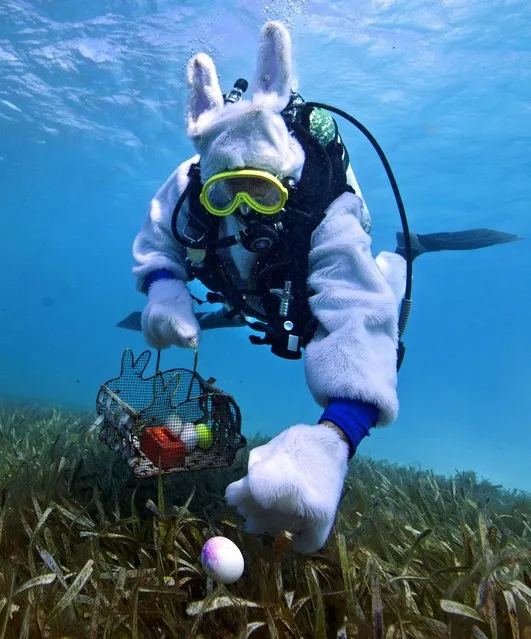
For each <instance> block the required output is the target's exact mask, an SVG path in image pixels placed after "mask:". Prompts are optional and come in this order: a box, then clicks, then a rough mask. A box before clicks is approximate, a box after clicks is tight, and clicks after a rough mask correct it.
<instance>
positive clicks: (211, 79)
mask: <svg viewBox="0 0 531 639" xmlns="http://www.w3.org/2000/svg"><path fill="white" fill-rule="evenodd" d="M188 90H189V96H188V114H187V130H188V136H189V137H195V136H196V135H198V134H199V119H200V117H201V116H202V115H203V114H204V113H208V112H209V111H213V110H217V109H221V108H223V94H222V92H221V87H220V86H219V81H218V76H217V73H216V67H215V65H214V62H213V60H212V58H211V57H210V56H208V55H207V54H206V53H198V54H197V55H196V56H194V57H193V58H192V59H191V60H190V62H189V63H188Z"/></svg>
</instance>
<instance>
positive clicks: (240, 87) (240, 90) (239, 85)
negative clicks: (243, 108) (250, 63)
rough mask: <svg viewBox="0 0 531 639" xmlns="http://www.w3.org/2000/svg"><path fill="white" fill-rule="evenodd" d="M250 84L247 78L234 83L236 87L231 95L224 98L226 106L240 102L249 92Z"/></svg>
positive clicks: (228, 94) (227, 94) (226, 94)
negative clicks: (228, 103)
mask: <svg viewBox="0 0 531 639" xmlns="http://www.w3.org/2000/svg"><path fill="white" fill-rule="evenodd" d="M248 86H249V83H248V82H247V80H245V78H238V79H237V80H236V82H235V83H234V87H233V88H232V89H231V91H230V93H225V95H224V96H223V100H224V102H225V104H227V102H230V103H232V104H234V103H235V102H239V101H240V100H241V99H242V96H243V94H244V93H245V92H246V91H247V87H248Z"/></svg>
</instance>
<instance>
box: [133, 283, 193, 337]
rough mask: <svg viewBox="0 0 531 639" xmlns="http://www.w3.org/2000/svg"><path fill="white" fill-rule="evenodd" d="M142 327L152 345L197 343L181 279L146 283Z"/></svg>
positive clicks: (191, 307)
mask: <svg viewBox="0 0 531 639" xmlns="http://www.w3.org/2000/svg"><path fill="white" fill-rule="evenodd" d="M142 331H143V332H144V337H145V339H146V342H147V343H148V344H149V345H150V346H151V347H152V348H156V349H163V348H168V347H169V346H172V345H176V346H181V347H184V348H195V347H197V344H198V343H199V334H200V329H199V323H198V321H197V319H196V317H195V315H194V302H193V300H192V297H191V296H190V293H189V292H188V288H187V286H186V284H185V283H184V282H182V281H180V280H159V281H157V282H154V283H153V284H152V285H151V286H150V287H149V293H148V303H147V305H146V307H145V308H144V311H143V312H142Z"/></svg>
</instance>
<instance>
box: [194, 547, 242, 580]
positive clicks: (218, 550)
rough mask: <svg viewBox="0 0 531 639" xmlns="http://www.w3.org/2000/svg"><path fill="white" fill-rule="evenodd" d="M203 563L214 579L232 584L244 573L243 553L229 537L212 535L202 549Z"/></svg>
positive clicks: (208, 573)
mask: <svg viewBox="0 0 531 639" xmlns="http://www.w3.org/2000/svg"><path fill="white" fill-rule="evenodd" d="M201 564H202V565H203V568H204V569H205V572H206V573H207V575H208V576H209V577H211V578H212V579H213V580H214V581H217V582H220V583H222V584H232V583H234V582H235V581H238V579H239V578H240V577H241V576H242V574H243V568H244V561H243V555H242V553H241V551H240V549H239V548H238V546H237V545H236V544H235V543H234V542H233V541H231V540H230V539H227V537H211V538H210V539H209V540H208V541H207V542H206V543H205V545H204V546H203V550H202V551H201Z"/></svg>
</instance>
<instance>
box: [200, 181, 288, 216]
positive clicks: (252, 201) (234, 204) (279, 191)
mask: <svg viewBox="0 0 531 639" xmlns="http://www.w3.org/2000/svg"><path fill="white" fill-rule="evenodd" d="M235 179H237V180H248V181H249V183H250V184H251V185H252V184H253V183H255V184H260V186H261V187H262V188H263V186H264V185H266V186H268V187H269V189H270V191H269V193H268V195H272V196H274V198H275V197H276V198H277V201H276V202H275V203H273V204H264V203H263V202H260V201H259V200H258V199H257V196H256V194H254V195H253V194H252V193H250V192H249V191H250V190H251V189H249V190H241V191H238V192H237V193H235V194H234V195H233V196H231V197H230V198H228V199H230V203H229V204H228V206H226V207H219V206H216V204H215V203H213V202H212V201H211V199H210V198H209V193H210V192H211V191H212V189H213V188H214V187H215V186H216V185H218V186H219V185H220V184H221V183H222V184H227V182H228V181H230V180H235ZM274 198H273V199H274ZM287 199H288V189H287V188H286V187H285V186H284V185H283V184H282V182H281V181H280V180H279V179H278V177H277V176H275V175H273V174H271V173H268V172H267V171H260V170H258V169H238V170H236V171H224V172H223V173H216V174H215V175H213V176H212V177H210V178H208V180H207V181H206V182H205V184H204V186H203V188H202V190H201V194H200V196H199V201H200V202H201V204H202V205H203V206H204V207H205V209H206V210H207V211H208V212H209V213H211V214H212V215H216V216H219V217H224V216H226V215H230V214H231V213H233V212H234V211H235V210H236V209H237V208H238V207H239V206H240V205H241V204H247V205H248V206H250V207H251V208H252V209H253V211H256V212H257V213H261V214H262V215H274V214H275V213H279V212H280V211H281V210H282V209H283V208H284V205H285V204H286V201H287Z"/></svg>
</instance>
